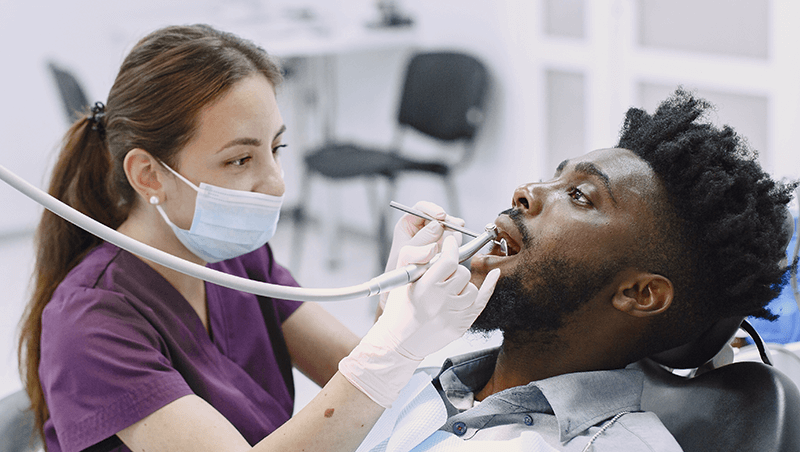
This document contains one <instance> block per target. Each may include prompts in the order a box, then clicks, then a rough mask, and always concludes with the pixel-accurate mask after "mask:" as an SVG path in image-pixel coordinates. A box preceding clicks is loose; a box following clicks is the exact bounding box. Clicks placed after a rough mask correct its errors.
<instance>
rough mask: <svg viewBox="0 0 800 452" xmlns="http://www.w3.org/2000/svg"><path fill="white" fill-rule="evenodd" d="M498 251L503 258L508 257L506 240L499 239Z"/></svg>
mask: <svg viewBox="0 0 800 452" xmlns="http://www.w3.org/2000/svg"><path fill="white" fill-rule="evenodd" d="M500 251H502V252H503V254H504V255H505V256H508V242H506V239H500Z"/></svg>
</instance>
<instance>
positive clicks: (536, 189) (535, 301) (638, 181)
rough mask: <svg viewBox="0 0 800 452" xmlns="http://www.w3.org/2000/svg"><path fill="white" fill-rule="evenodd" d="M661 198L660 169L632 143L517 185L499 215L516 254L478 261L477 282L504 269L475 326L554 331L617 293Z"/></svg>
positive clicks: (475, 267) (495, 253)
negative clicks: (635, 150)
mask: <svg viewBox="0 0 800 452" xmlns="http://www.w3.org/2000/svg"><path fill="white" fill-rule="evenodd" d="M654 196H662V195H661V191H660V186H659V184H658V182H657V178H656V176H655V173H653V171H652V169H650V167H649V166H648V165H647V163H645V162H644V161H643V160H641V159H640V158H639V157H637V156H636V155H634V154H633V153H632V152H631V151H628V150H625V149H602V150H598V151H594V152H591V153H589V154H587V155H585V156H582V157H579V158H576V159H572V160H568V161H565V162H563V163H562V164H561V165H559V167H558V169H557V170H556V174H555V177H554V178H553V179H551V180H549V181H546V182H538V183H530V184H525V185H522V186H520V187H519V188H517V189H516V190H515V192H514V196H513V199H512V208H511V209H509V210H507V211H505V212H503V213H502V214H501V215H500V216H499V217H498V218H497V220H496V221H495V223H496V224H497V226H498V229H499V232H500V237H501V238H505V239H506V240H507V241H508V245H509V256H508V257H506V256H502V255H501V253H500V252H499V250H497V249H496V248H495V249H494V250H493V251H492V252H491V253H490V254H489V255H479V256H475V257H473V259H472V263H471V268H472V281H473V282H474V283H476V284H480V283H481V282H482V281H483V278H484V277H485V275H486V273H488V272H489V271H490V270H491V269H493V268H500V269H501V272H502V273H501V274H502V276H501V277H500V281H499V282H498V285H497V288H496V289H495V292H494V295H493V296H492V299H491V300H490V301H489V304H488V305H487V307H486V309H485V310H484V312H483V314H481V316H480V317H479V318H478V320H476V322H475V325H474V327H475V328H476V329H479V330H492V329H501V330H504V331H519V330H523V331H524V330H528V331H552V330H555V329H558V328H559V327H560V326H561V325H562V323H563V320H564V319H565V317H566V316H567V315H568V314H569V313H571V312H574V311H576V310H577V309H578V308H579V307H580V306H582V305H584V304H585V303H586V302H588V301H590V300H593V299H600V300H603V299H605V297H609V299H610V296H611V294H612V293H613V290H612V289H613V287H614V278H615V276H617V274H618V273H619V271H620V270H622V269H623V268H625V267H627V266H630V265H633V263H634V262H638V259H637V258H638V257H639V256H638V255H637V254H636V253H637V252H638V253H641V252H642V251H641V250H637V248H636V244H638V243H641V242H640V240H639V237H641V236H642V234H646V233H649V231H651V228H650V226H649V224H648V222H649V221H651V220H652V215H651V213H650V208H649V204H648V199H650V198H651V197H654Z"/></svg>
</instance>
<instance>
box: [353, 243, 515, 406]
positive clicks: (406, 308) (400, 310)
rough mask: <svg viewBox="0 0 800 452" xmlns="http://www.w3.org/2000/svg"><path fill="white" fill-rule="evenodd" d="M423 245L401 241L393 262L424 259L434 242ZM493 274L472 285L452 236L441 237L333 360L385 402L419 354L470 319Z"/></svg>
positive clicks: (373, 396) (494, 279) (355, 382)
mask: <svg viewBox="0 0 800 452" xmlns="http://www.w3.org/2000/svg"><path fill="white" fill-rule="evenodd" d="M423 250H427V251H420V250H419V249H413V248H411V247H404V248H403V250H402V251H401V252H400V255H399V259H398V263H399V265H406V264H408V263H426V262H428V261H429V260H430V259H431V258H432V257H433V256H434V255H435V245H434V244H428V245H426V246H425V247H424V248H423ZM420 256H422V257H423V259H421V260H422V261H421V262H419V261H418V260H419V259H418V258H419V257H420ZM415 261H417V262H415ZM499 276H500V271H499V270H497V269H495V270H492V271H491V272H489V274H488V275H486V278H485V279H484V282H483V284H482V285H481V288H480V289H478V288H476V287H475V285H473V284H472V283H470V282H469V277H470V273H469V270H467V269H466V267H463V266H461V265H459V264H458V245H457V243H456V240H455V238H452V237H448V238H445V240H444V243H443V246H442V253H441V256H440V257H439V259H438V260H437V261H436V262H435V263H434V264H433V265H431V267H430V268H429V269H428V271H427V272H426V273H425V274H424V275H422V277H421V278H420V279H419V280H417V281H416V282H415V283H412V284H410V285H406V286H404V287H400V288H397V289H395V290H393V291H391V293H390V296H389V300H388V302H387V304H386V311H385V312H384V313H383V315H381V317H380V318H379V319H378V321H377V322H376V323H375V325H374V326H373V327H372V328H371V329H370V330H369V332H368V333H367V335H366V336H364V338H363V339H362V340H361V342H360V343H359V344H358V346H356V348H355V349H354V350H353V351H352V352H351V353H350V355H349V356H347V357H346V358H344V359H343V360H342V361H341V362H340V363H339V371H340V372H341V373H342V375H344V376H345V378H347V379H348V381H350V383H352V384H353V385H354V386H355V387H357V388H358V389H360V390H361V391H362V392H363V393H364V394H366V395H367V396H368V397H370V398H371V399H372V400H373V401H375V402H376V403H378V404H379V405H381V406H383V407H388V406H390V405H391V403H392V402H393V401H394V399H395V398H397V395H398V394H399V393H400V390H401V389H402V388H403V386H405V384H406V383H407V382H408V380H409V379H410V378H411V376H412V375H413V373H414V370H415V369H416V368H417V366H418V365H419V363H420V362H421V361H422V359H423V358H424V357H425V356H427V355H429V354H431V353H433V352H435V351H437V350H440V349H441V348H442V347H444V346H445V345H447V344H449V343H450V342H452V341H454V340H455V339H458V338H459V337H461V335H463V334H464V332H465V331H466V330H467V329H468V328H469V327H470V325H472V322H473V321H474V320H475V318H476V317H477V316H478V315H479V314H480V313H481V311H483V308H484V306H486V302H487V301H488V300H489V297H490V296H491V294H492V292H493V291H494V286H495V284H496V283H497V279H498V278H499Z"/></svg>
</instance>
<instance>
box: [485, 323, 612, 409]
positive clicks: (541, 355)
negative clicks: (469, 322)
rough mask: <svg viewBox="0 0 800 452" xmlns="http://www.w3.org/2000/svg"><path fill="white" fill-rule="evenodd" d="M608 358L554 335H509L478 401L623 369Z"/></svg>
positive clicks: (591, 348)
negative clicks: (563, 379) (552, 379)
mask: <svg viewBox="0 0 800 452" xmlns="http://www.w3.org/2000/svg"><path fill="white" fill-rule="evenodd" d="M567 337H572V336H567ZM606 356H608V355H606V353H603V352H602V351H600V350H598V348H597V347H593V346H591V345H590V344H587V343H583V341H577V342H576V341H570V340H565V339H563V338H562V337H561V336H559V335H558V334H555V333H547V334H541V333H539V334H533V333H524V334H515V335H508V334H506V337H505V339H504V341H503V345H502V346H501V347H500V353H499V354H498V356H497V363H496V364H495V369H494V373H493V374H492V376H491V378H490V379H489V382H488V383H487V384H486V385H485V386H484V387H483V389H481V390H480V391H478V392H477V393H476V394H475V398H476V399H477V400H483V399H484V398H486V397H488V396H490V395H492V394H495V393H497V392H500V391H504V390H506V389H509V388H513V387H515V386H524V385H527V384H528V383H530V382H533V381H538V380H544V379H546V378H550V377H554V376H557V375H563V374H567V373H572V372H584V371H591V370H604V369H612V368H618V367H620V365H617V364H616V363H614V364H612V363H610V362H609V361H608V360H606V359H605V357H606ZM622 367H624V365H623V366H622Z"/></svg>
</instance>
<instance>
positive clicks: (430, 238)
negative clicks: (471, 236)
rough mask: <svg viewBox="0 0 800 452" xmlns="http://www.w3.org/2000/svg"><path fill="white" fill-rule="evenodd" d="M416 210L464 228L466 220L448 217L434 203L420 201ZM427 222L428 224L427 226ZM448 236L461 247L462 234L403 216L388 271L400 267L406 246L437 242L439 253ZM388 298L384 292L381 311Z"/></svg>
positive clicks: (413, 216)
mask: <svg viewBox="0 0 800 452" xmlns="http://www.w3.org/2000/svg"><path fill="white" fill-rule="evenodd" d="M414 208H415V209H417V210H419V211H422V212H424V213H426V214H428V215H430V216H431V217H433V218H436V219H437V220H442V221H446V222H448V223H452V224H455V225H457V226H464V220H462V219H461V218H457V217H453V216H450V215H447V214H446V213H445V211H444V209H442V208H441V207H439V206H438V205H436V204H434V203H432V202H427V201H419V202H417V203H416V204H414ZM426 222H427V223H428V224H427V225H426V224H425V223H426ZM448 236H453V237H455V239H456V243H458V245H459V246H460V245H461V240H462V237H461V233H460V232H456V231H453V230H451V229H447V228H445V227H444V226H442V224H441V223H440V222H438V221H430V222H429V221H428V220H425V219H422V218H420V217H418V216H415V215H411V214H405V215H403V216H402V217H401V218H400V220H398V221H397V224H395V226H394V235H393V236H392V248H391V251H389V259H388V260H387V261H386V271H387V272H388V271H392V270H394V269H395V268H397V267H398V266H399V265H398V264H397V258H398V256H399V255H400V250H401V249H402V248H403V247H404V246H406V245H408V246H414V247H419V246H422V245H427V244H429V243H434V242H435V243H436V244H437V245H438V248H437V249H436V251H439V249H441V246H442V242H443V241H444V238H445V237H448ZM419 252H423V251H419ZM418 258H420V257H419V256H415V259H411V260H409V261H408V262H418V261H417V260H416V259H418ZM425 262H427V261H425ZM388 296H389V294H388V293H387V292H384V293H382V294H381V295H380V298H379V306H380V308H381V309H383V308H384V306H386V299H387V297H388Z"/></svg>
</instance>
